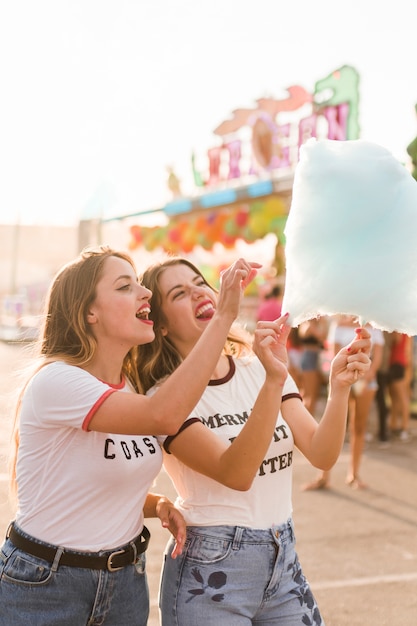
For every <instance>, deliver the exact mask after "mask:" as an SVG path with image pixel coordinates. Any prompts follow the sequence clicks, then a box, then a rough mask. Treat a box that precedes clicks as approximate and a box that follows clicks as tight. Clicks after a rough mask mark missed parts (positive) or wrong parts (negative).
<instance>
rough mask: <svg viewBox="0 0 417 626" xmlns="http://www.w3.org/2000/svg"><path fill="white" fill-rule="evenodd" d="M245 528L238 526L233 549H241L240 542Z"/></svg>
mask: <svg viewBox="0 0 417 626" xmlns="http://www.w3.org/2000/svg"><path fill="white" fill-rule="evenodd" d="M243 531H244V529H243V528H241V527H240V526H236V530H235V536H234V537H233V543H232V550H239V548H240V542H241V541H242V535H243Z"/></svg>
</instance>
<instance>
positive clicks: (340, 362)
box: [282, 328, 371, 470]
mask: <svg viewBox="0 0 417 626" xmlns="http://www.w3.org/2000/svg"><path fill="white" fill-rule="evenodd" d="M370 350H371V338H370V334H369V332H368V331H367V330H366V329H365V328H360V329H357V331H356V337H355V339H353V341H351V343H350V344H349V345H348V346H345V347H344V348H342V349H341V350H340V351H339V352H338V353H337V354H336V356H335V357H334V359H333V361H332V365H331V370H330V382H329V396H328V400H327V404H326V408H325V410H324V413H323V417H322V418H321V420H320V422H319V423H317V421H316V420H315V419H314V417H313V416H312V415H311V414H310V413H309V412H308V411H307V409H306V408H305V406H304V405H303V404H302V402H300V401H299V400H288V402H285V406H284V407H283V409H282V414H283V417H284V419H285V420H286V421H287V422H288V424H289V425H290V428H291V430H292V432H293V435H294V440H295V444H296V446H297V448H299V450H300V451H301V452H302V453H303V454H304V456H305V457H306V458H307V459H308V460H309V461H310V462H311V463H312V464H313V465H314V466H315V467H318V468H320V469H322V470H329V469H331V468H332V467H333V465H334V464H335V462H336V460H337V458H338V456H339V454H340V451H341V449H342V445H343V441H344V437H345V432H346V420H347V411H348V398H349V393H350V388H351V385H352V384H353V383H354V382H355V381H356V380H358V378H362V377H364V376H365V375H366V373H367V371H368V370H369V368H370V364H371V361H370V358H369V353H370Z"/></svg>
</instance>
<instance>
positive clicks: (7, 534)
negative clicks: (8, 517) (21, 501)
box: [6, 522, 14, 539]
mask: <svg viewBox="0 0 417 626" xmlns="http://www.w3.org/2000/svg"><path fill="white" fill-rule="evenodd" d="M13 524H14V522H10V524H9V525H8V527H7V530H6V539H8V538H9V537H10V531H11V529H12V528H13Z"/></svg>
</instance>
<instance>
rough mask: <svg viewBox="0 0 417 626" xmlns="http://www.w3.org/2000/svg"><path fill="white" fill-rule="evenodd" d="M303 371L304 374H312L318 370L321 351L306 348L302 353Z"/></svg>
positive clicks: (301, 363)
mask: <svg viewBox="0 0 417 626" xmlns="http://www.w3.org/2000/svg"><path fill="white" fill-rule="evenodd" d="M300 365H301V370H302V371H303V372H312V371H316V370H318V367H319V351H318V350H310V349H309V348H306V349H304V350H303V352H302V353H301V361H300Z"/></svg>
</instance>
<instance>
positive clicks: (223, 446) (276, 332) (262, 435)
mask: <svg viewBox="0 0 417 626" xmlns="http://www.w3.org/2000/svg"><path fill="white" fill-rule="evenodd" d="M286 319H287V316H282V317H280V318H279V319H278V320H276V321H275V322H259V323H258V325H257V330H256V331H255V345H254V348H255V352H256V354H257V355H258V357H259V359H260V360H261V362H262V364H263V366H264V368H265V371H266V378H265V382H264V384H263V385H262V387H261V389H260V391H259V394H258V397H257V399H256V402H255V404H254V406H253V409H252V411H251V414H250V416H249V419H248V420H247V422H246V424H245V426H244V427H243V428H242V430H241V432H240V433H239V435H238V436H237V437H236V439H234V441H233V443H232V444H227V443H225V442H224V441H222V440H221V439H220V438H219V437H218V436H217V435H215V434H214V433H212V432H211V431H210V429H208V428H207V427H206V426H204V425H203V424H201V423H200V422H196V423H194V424H192V425H190V426H189V427H188V428H186V429H185V430H184V431H183V432H181V433H180V434H179V435H178V436H177V437H175V439H174V440H173V441H172V443H171V445H170V452H171V454H174V455H175V456H176V457H177V458H178V459H179V460H181V461H182V462H183V463H184V464H185V465H187V466H188V467H191V468H192V469H193V470H195V471H197V472H200V474H204V475H205V476H208V477H209V478H212V479H214V480H216V481H218V482H220V483H221V484H223V485H225V486H226V487H230V488H232V489H237V490H240V491H246V490H247V489H249V488H250V486H251V484H252V482H253V479H254V477H255V476H256V474H257V472H258V470H259V466H260V465H261V463H262V461H263V459H264V456H265V452H266V450H267V449H268V446H269V445H270V443H271V440H272V435H273V432H274V428H275V426H276V422H277V417H278V412H279V410H280V407H281V398H282V389H283V386H284V383H285V380H286V378H287V375H288V370H287V367H288V360H287V351H286V342H287V338H288V334H289V332H290V330H291V328H290V326H287V325H285V321H286Z"/></svg>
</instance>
